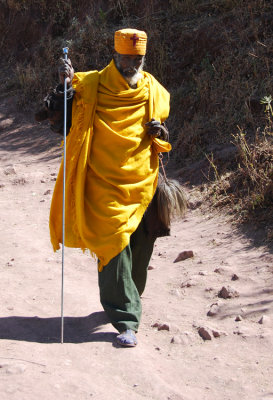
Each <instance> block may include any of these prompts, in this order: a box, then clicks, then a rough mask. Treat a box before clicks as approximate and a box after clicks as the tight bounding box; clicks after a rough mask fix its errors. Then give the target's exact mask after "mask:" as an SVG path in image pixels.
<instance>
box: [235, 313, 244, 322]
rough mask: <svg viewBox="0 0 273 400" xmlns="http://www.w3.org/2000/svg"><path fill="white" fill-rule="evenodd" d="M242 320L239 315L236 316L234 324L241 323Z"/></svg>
mask: <svg viewBox="0 0 273 400" xmlns="http://www.w3.org/2000/svg"><path fill="white" fill-rule="evenodd" d="M242 320H243V318H242V317H241V315H237V317H236V318H235V321H236V322H239V321H242Z"/></svg>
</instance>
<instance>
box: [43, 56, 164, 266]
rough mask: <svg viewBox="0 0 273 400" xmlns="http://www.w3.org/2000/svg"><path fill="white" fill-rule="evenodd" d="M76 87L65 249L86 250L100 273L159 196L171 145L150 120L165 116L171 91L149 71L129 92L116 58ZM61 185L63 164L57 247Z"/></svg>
mask: <svg viewBox="0 0 273 400" xmlns="http://www.w3.org/2000/svg"><path fill="white" fill-rule="evenodd" d="M73 87H74V89H75V91H76V95H75V99H74V100H73V110H72V126H71V130H70V132H69V135H68V137H67V150H66V152H67V162H66V163H67V171H66V210H65V246H68V247H79V248H82V249H89V250H90V252H91V253H93V254H95V255H96V256H97V257H98V259H99V260H100V263H99V270H101V269H102V268H103V266H105V265H106V264H108V262H109V261H110V260H111V259H112V258H113V257H115V256H116V255H117V254H119V253H120V252H121V251H122V250H123V249H124V248H125V247H126V246H127V245H128V243H129V239H130V236H131V234H132V233H133V232H134V231H135V230H136V228H137V227H138V225H139V223H140V221H141V219H142V216H143V214H144V211H145V209H146V208H147V206H148V205H149V203H150V201H151V199H152V197H153V195H154V192H155V189H156V184H157V177H158V152H162V151H169V150H170V149H171V146H170V145H169V144H168V143H166V142H164V141H162V140H160V139H152V138H151V137H150V136H149V135H148V134H147V131H146V128H145V123H146V122H148V121H149V120H150V119H151V118H155V119H157V120H159V121H160V122H163V121H164V120H165V119H166V118H167V117H168V114H169V93H168V92H167V91H166V90H165V89H164V88H163V87H162V86H161V85H160V84H159V82H157V81H156V79H155V78H154V77H153V76H152V75H150V74H148V73H147V72H143V78H142V79H141V80H140V81H139V82H138V84H137V88H136V89H132V88H130V87H129V86H128V84H127V82H126V81H125V79H124V78H123V77H122V75H121V74H120V73H119V71H118V70H117V69H116V67H115V64H114V62H113V61H112V62H111V63H110V64H109V65H108V66H107V67H106V68H104V69H103V70H102V71H100V72H97V71H91V72H82V73H77V74H75V77H74V79H73ZM62 180H63V162H62V164H61V167H60V171H59V175H58V178H57V181H56V185H55V189H54V193H53V198H52V204H51V211H50V234H51V242H52V245H53V249H54V250H57V249H58V248H59V244H60V243H61V242H62V221H61V219H62V211H61V210H62Z"/></svg>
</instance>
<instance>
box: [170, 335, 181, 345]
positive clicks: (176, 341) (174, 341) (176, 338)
mask: <svg viewBox="0 0 273 400" xmlns="http://www.w3.org/2000/svg"><path fill="white" fill-rule="evenodd" d="M171 343H172V344H181V343H182V339H181V338H180V337H179V336H173V337H172V339H171Z"/></svg>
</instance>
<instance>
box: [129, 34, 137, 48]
mask: <svg viewBox="0 0 273 400" xmlns="http://www.w3.org/2000/svg"><path fill="white" fill-rule="evenodd" d="M130 39H131V40H132V41H133V47H135V46H136V43H137V41H138V40H139V37H138V36H137V34H136V33H134V34H133V36H132V37H131V38H130Z"/></svg>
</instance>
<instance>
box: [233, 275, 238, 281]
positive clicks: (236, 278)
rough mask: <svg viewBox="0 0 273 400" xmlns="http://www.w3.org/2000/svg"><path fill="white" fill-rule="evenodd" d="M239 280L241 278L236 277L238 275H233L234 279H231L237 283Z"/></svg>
mask: <svg viewBox="0 0 273 400" xmlns="http://www.w3.org/2000/svg"><path fill="white" fill-rule="evenodd" d="M238 279H239V276H238V275H236V274H233V275H232V277H231V280H232V281H237V280H238Z"/></svg>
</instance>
